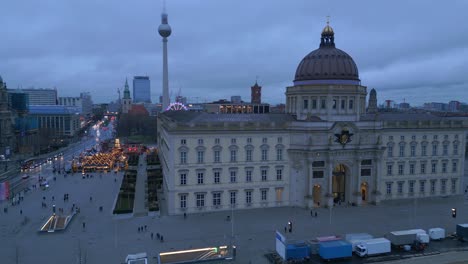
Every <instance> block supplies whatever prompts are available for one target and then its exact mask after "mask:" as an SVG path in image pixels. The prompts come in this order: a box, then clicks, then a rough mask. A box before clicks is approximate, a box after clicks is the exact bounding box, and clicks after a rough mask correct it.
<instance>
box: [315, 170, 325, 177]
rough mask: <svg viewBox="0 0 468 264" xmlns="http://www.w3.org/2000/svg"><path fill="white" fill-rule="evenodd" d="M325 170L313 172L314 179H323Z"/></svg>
mask: <svg viewBox="0 0 468 264" xmlns="http://www.w3.org/2000/svg"><path fill="white" fill-rule="evenodd" d="M323 175H324V172H323V171H315V170H314V172H313V173H312V178H314V179H321V178H323Z"/></svg>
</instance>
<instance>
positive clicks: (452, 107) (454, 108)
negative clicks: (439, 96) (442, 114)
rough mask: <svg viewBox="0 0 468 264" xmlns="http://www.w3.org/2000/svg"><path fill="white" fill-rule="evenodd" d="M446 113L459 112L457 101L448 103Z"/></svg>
mask: <svg viewBox="0 0 468 264" xmlns="http://www.w3.org/2000/svg"><path fill="white" fill-rule="evenodd" d="M448 111H450V112H458V111H460V102H459V101H450V102H449V103H448Z"/></svg>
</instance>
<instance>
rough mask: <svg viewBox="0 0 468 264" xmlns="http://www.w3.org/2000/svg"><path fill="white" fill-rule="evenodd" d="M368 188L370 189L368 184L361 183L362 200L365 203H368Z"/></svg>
mask: <svg viewBox="0 0 468 264" xmlns="http://www.w3.org/2000/svg"><path fill="white" fill-rule="evenodd" d="M368 188H369V185H368V184H367V182H363V183H361V199H362V201H364V202H365V201H367V198H368V195H369V194H368V192H367V190H368Z"/></svg>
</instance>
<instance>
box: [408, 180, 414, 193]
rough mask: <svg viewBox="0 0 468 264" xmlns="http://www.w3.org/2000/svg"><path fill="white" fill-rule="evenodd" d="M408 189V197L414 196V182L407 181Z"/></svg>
mask: <svg viewBox="0 0 468 264" xmlns="http://www.w3.org/2000/svg"><path fill="white" fill-rule="evenodd" d="M408 183H409V188H408V193H409V194H410V195H413V194H414V181H409V182H408Z"/></svg>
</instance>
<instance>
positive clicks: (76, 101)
mask: <svg viewBox="0 0 468 264" xmlns="http://www.w3.org/2000/svg"><path fill="white" fill-rule="evenodd" d="M58 105H65V106H74V107H78V108H79V109H80V114H82V113H83V100H81V97H59V98H58Z"/></svg>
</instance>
